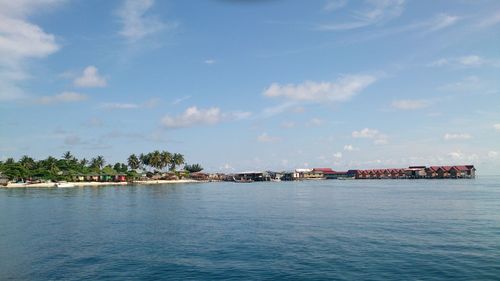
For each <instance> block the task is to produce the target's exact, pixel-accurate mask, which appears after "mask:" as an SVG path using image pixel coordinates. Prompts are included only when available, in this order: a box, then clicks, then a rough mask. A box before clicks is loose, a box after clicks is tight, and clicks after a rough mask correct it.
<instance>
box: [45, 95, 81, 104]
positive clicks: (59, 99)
mask: <svg viewBox="0 0 500 281" xmlns="http://www.w3.org/2000/svg"><path fill="white" fill-rule="evenodd" d="M86 99H87V96H86V95H83V94H79V93H75V92H62V93H60V94H58V95H54V96H44V97H41V98H39V99H38V100H37V103H40V104H54V103H68V102H80V101H84V100H86Z"/></svg>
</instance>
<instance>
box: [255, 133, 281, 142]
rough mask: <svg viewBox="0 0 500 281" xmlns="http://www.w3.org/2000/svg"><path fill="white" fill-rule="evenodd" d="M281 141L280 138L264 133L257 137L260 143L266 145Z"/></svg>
mask: <svg viewBox="0 0 500 281" xmlns="http://www.w3.org/2000/svg"><path fill="white" fill-rule="evenodd" d="M279 140H280V138H278V137H275V136H270V135H268V134H267V133H262V134H260V135H259V136H258V137H257V141H258V142H264V143H270V142H277V141H279Z"/></svg>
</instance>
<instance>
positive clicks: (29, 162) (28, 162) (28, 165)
mask: <svg viewBox="0 0 500 281" xmlns="http://www.w3.org/2000/svg"><path fill="white" fill-rule="evenodd" d="M19 164H21V166H23V167H24V168H25V169H28V170H32V169H34V168H35V166H36V163H35V160H33V158H31V157H28V156H27V155H24V156H23V157H21V159H20V160H19Z"/></svg>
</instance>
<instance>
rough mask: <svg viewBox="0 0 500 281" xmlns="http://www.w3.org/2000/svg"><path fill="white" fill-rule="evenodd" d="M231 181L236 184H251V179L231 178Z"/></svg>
mask: <svg viewBox="0 0 500 281" xmlns="http://www.w3.org/2000/svg"><path fill="white" fill-rule="evenodd" d="M233 181H234V182H237V183H251V182H253V180H252V179H245V178H241V179H236V178H235V177H233Z"/></svg>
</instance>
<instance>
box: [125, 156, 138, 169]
mask: <svg viewBox="0 0 500 281" xmlns="http://www.w3.org/2000/svg"><path fill="white" fill-rule="evenodd" d="M127 163H128V166H129V167H130V169H132V170H137V169H139V167H140V165H141V161H140V160H139V158H137V156H136V155H135V154H132V155H130V156H129V157H128V159H127Z"/></svg>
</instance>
